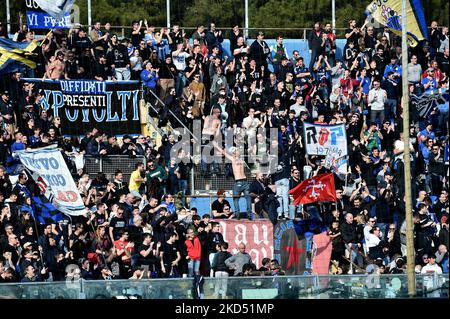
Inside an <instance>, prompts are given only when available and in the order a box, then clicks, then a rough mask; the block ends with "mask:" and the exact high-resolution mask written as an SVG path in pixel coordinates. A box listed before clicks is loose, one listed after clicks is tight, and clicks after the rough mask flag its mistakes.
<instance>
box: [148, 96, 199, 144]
mask: <svg viewBox="0 0 450 319" xmlns="http://www.w3.org/2000/svg"><path fill="white" fill-rule="evenodd" d="M149 92H150V93H151V94H152V95H153V96H154V97H155V98H156V99H157V100H158V102H159V103H161V104H162V106H163V107H165V108H167V110H168V111H169V112H170V114H171V115H172V116H173V117H174V118H175V119H176V120H177V121H178V122H179V123H180V124H181V125H182V126H183V128H184V129H185V130H187V131H188V132H189V134H190V135H191V136H192V138H193V139H194V140H195V141H196V142H199V140H198V139H197V137H196V136H195V135H194V134H193V133H192V132H191V130H190V129H189V128H188V127H187V126H186V125H184V123H183V122H181V120H180V119H179V118H178V117H177V116H176V115H175V114H174V113H173V112H172V110H171V109H170V108H168V107H167V105H166V104H165V103H164V102H163V101H161V99H160V98H159V96H158V95H156V93H155V92H153V91H152V90H149ZM147 104H148V105H150V106H151V107H152V109H153V110H154V111H155V112H156V113H158V111H157V110H156V109H155V108H154V107H153V105H152V104H151V103H147ZM171 128H172V126H171ZM172 129H173V128H172Z"/></svg>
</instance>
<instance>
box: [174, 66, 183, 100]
mask: <svg viewBox="0 0 450 319" xmlns="http://www.w3.org/2000/svg"><path fill="white" fill-rule="evenodd" d="M185 86H186V77H185V76H184V73H183V72H178V73H177V78H176V80H175V91H176V93H177V97H180V96H181V95H182V94H183V89H184V87H185Z"/></svg>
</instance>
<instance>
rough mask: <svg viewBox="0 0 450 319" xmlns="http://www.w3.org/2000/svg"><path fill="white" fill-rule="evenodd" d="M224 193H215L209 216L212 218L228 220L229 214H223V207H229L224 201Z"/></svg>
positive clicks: (222, 191)
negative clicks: (215, 197) (215, 196)
mask: <svg viewBox="0 0 450 319" xmlns="http://www.w3.org/2000/svg"><path fill="white" fill-rule="evenodd" d="M224 193H225V191H224V190H223V189H219V190H218V191H217V199H216V200H215V201H214V202H213V203H212V204H211V214H212V215H213V217H214V218H228V217H230V215H231V212H230V211H228V212H227V214H225V213H224V210H223V209H224V207H225V206H228V207H231V205H230V203H229V202H228V201H227V200H226V199H225V194H224Z"/></svg>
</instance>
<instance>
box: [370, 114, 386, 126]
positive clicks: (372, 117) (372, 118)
mask: <svg viewBox="0 0 450 319" xmlns="http://www.w3.org/2000/svg"><path fill="white" fill-rule="evenodd" d="M377 119H378V120H379V121H378V123H379V124H380V125H382V124H383V122H384V110H370V122H375V123H377Z"/></svg>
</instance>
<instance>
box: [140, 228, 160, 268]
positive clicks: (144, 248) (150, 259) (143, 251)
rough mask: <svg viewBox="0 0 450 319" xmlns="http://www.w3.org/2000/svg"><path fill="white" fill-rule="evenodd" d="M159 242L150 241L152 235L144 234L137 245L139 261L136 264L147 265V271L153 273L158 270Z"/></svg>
mask: <svg viewBox="0 0 450 319" xmlns="http://www.w3.org/2000/svg"><path fill="white" fill-rule="evenodd" d="M160 247H161V242H158V243H154V242H153V241H152V235H150V234H148V233H147V234H144V240H143V242H142V244H141V245H140V246H139V247H138V250H137V251H138V253H139V261H138V264H139V265H142V266H144V267H145V266H148V268H149V271H151V272H152V274H154V273H155V272H156V271H158V270H159V267H160V265H159V264H158V257H157V256H158V255H159V253H160Z"/></svg>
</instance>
